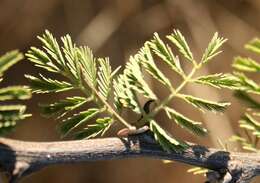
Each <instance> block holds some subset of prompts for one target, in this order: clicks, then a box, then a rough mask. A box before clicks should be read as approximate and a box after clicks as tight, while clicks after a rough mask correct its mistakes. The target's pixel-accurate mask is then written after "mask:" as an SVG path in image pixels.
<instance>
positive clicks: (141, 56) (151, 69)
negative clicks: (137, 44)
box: [134, 43, 172, 88]
mask: <svg viewBox="0 0 260 183" xmlns="http://www.w3.org/2000/svg"><path fill="white" fill-rule="evenodd" d="M134 59H135V60H136V62H139V64H141V65H142V66H143V67H144V68H145V69H146V71H147V72H148V73H150V74H151V76H153V77H154V78H155V79H156V80H158V81H159V82H161V83H162V84H164V85H166V86H168V88H172V85H171V82H170V80H169V79H168V78H167V77H166V76H165V75H164V74H163V73H162V72H161V70H160V69H159V68H158V67H157V66H156V64H155V63H154V59H153V56H152V54H151V50H150V48H149V46H148V43H147V44H145V45H144V47H143V48H141V50H140V51H139V53H138V54H137V55H136V56H135V57H134Z"/></svg>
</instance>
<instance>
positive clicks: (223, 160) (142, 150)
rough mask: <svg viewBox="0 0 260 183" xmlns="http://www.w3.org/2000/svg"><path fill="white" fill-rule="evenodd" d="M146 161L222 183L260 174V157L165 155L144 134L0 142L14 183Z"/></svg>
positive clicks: (204, 151) (196, 152)
mask: <svg viewBox="0 0 260 183" xmlns="http://www.w3.org/2000/svg"><path fill="white" fill-rule="evenodd" d="M135 157H150V158H157V159H166V160H175V161H178V162H182V163H186V164H190V165H195V166H200V167H204V168H208V169H211V170H214V171H216V172H218V173H219V174H220V175H221V177H220V179H219V182H222V183H248V182H250V181H251V180H252V178H253V177H255V176H257V175H259V174H260V155H259V154H255V153H239V152H226V151H222V150H218V149H212V148H207V147H204V146H200V145H196V144H190V147H189V148H188V149H186V150H185V151H184V152H181V153H177V152H172V153H167V152H165V151H164V150H162V149H161V147H160V146H159V145H158V144H157V143H156V142H155V141H154V139H153V138H152V137H151V136H150V135H149V134H147V133H144V134H139V135H134V136H129V137H127V138H116V137H114V138H103V139H93V140H78V141H59V142H24V141H19V140H11V139H7V138H0V165H1V167H2V168H3V169H4V170H5V171H8V172H9V173H10V175H11V179H10V182H11V183H14V182H17V181H18V180H19V179H20V178H21V177H23V176H26V175H29V174H31V173H33V172H36V171H38V170H40V169H41V168H44V167H46V166H49V165H56V164H66V163H77V162H87V161H98V160H111V159H123V158H135Z"/></svg>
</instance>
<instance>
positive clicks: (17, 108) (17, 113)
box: [0, 105, 30, 122]
mask: <svg viewBox="0 0 260 183" xmlns="http://www.w3.org/2000/svg"><path fill="white" fill-rule="evenodd" d="M25 110H26V106H24V105H1V106H0V122H6V121H16V120H21V119H24V118H26V117H28V116H30V115H27V114H24V112H25Z"/></svg>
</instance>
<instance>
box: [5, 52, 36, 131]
mask: <svg viewBox="0 0 260 183" xmlns="http://www.w3.org/2000/svg"><path fill="white" fill-rule="evenodd" d="M22 59H23V54H22V53H20V52H18V51H17V50H15V51H10V52H8V53H6V54H5V55H3V56H1V57H0V76H2V75H3V73H4V72H5V71H6V70H7V69H9V68H10V67H11V66H13V65H14V64H16V63H17V62H18V61H20V60H22ZM1 81H2V78H1ZM30 97H31V92H30V89H29V88H28V87H26V86H8V87H5V88H1V89H0V101H6V100H13V99H18V100H25V99H29V98H30ZM25 110H26V106H24V105H20V104H16V105H13V104H9V105H3V104H2V105H0V135H4V134H5V133H7V132H9V131H10V130H12V129H13V128H14V127H15V126H16V121H18V120H22V119H24V118H26V117H29V116H30V115H29V114H25Z"/></svg>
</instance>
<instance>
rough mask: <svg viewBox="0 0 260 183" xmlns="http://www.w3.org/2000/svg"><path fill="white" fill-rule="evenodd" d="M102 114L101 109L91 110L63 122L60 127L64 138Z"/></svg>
mask: <svg viewBox="0 0 260 183" xmlns="http://www.w3.org/2000/svg"><path fill="white" fill-rule="evenodd" d="M100 112H101V111H100V109H97V108H90V109H88V110H86V111H82V112H80V113H78V114H76V115H74V116H72V117H70V118H68V119H65V120H63V121H62V122H61V123H60V125H59V129H60V132H61V134H62V136H63V137H65V136H67V135H68V134H69V132H71V131H72V130H73V129H75V128H76V127H78V126H79V125H82V124H84V123H86V122H87V121H88V120H90V119H92V118H94V117H95V116H96V115H97V114H98V113H100Z"/></svg>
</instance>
